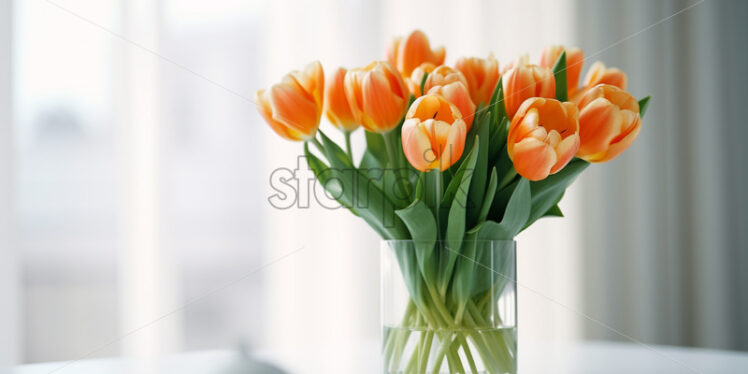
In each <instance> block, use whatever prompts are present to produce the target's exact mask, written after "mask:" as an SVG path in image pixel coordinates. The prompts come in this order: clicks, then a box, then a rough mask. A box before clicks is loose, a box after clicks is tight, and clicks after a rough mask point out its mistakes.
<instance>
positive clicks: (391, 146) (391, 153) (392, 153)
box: [382, 128, 412, 196]
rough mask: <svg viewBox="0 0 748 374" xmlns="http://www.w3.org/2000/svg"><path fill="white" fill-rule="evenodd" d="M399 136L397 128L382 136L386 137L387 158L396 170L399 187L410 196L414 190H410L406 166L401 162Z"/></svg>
mask: <svg viewBox="0 0 748 374" xmlns="http://www.w3.org/2000/svg"><path fill="white" fill-rule="evenodd" d="M397 136H398V131H397V128H395V129H394V130H391V131H389V132H387V133H384V134H382V138H383V139H384V146H385V148H386V149H387V158H389V161H390V167H392V168H393V169H394V170H395V176H396V178H397V181H398V184H399V187H400V189H402V191H403V192H405V194H406V195H407V196H410V195H411V192H412V191H411V190H410V182H408V179H407V178H408V175H407V174H406V173H405V168H404V167H403V165H402V162H401V160H402V157H400V155H401V154H400V152H399V151H400V150H399V149H398V148H397V144H398V141H397Z"/></svg>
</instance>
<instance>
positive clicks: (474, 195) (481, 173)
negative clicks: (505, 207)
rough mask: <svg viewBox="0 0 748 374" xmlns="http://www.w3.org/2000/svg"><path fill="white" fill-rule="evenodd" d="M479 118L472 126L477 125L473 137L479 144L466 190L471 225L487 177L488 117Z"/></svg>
mask: <svg viewBox="0 0 748 374" xmlns="http://www.w3.org/2000/svg"><path fill="white" fill-rule="evenodd" d="M481 119H485V120H482V121H479V122H477V123H473V126H478V129H477V130H478V135H477V136H476V137H475V139H476V140H477V141H478V144H479V146H478V158H477V159H476V161H475V168H474V170H473V180H472V181H471V182H470V190H469V191H468V207H467V217H468V225H469V226H471V227H472V226H474V225H476V224H477V218H478V215H479V211H480V209H481V207H482V206H483V199H484V195H485V193H486V179H488V122H487V120H488V118H486V117H485V116H481Z"/></svg>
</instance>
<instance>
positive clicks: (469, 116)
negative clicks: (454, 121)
mask: <svg viewBox="0 0 748 374" xmlns="http://www.w3.org/2000/svg"><path fill="white" fill-rule="evenodd" d="M428 93H429V94H435V95H439V96H441V97H443V98H445V99H447V101H449V102H450V103H452V104H454V105H455V106H456V107H457V109H458V110H459V111H460V114H462V119H463V120H464V121H465V126H466V129H467V131H470V127H471V126H472V125H473V118H474V117H475V104H473V100H472V99H470V93H468V89H467V87H466V86H465V85H464V84H462V82H460V81H457V82H452V83H449V84H447V85H446V86H434V87H431V89H430V90H429V91H428Z"/></svg>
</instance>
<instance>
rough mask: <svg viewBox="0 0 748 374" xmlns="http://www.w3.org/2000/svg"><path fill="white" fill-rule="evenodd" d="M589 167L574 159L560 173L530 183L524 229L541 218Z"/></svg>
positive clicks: (585, 163) (587, 163)
mask: <svg viewBox="0 0 748 374" xmlns="http://www.w3.org/2000/svg"><path fill="white" fill-rule="evenodd" d="M587 166H589V162H587V161H584V160H582V159H579V158H575V159H573V160H571V162H569V164H568V165H566V166H565V167H564V168H563V169H561V171H559V172H558V173H556V174H552V175H550V176H548V178H545V179H543V180H541V181H537V182H532V183H530V189H531V190H532V209H531V211H530V218H529V219H528V220H527V223H526V224H525V227H527V226H529V225H531V224H532V223H533V222H535V221H537V220H538V219H539V218H540V217H542V216H543V215H544V214H545V213H546V212H547V211H548V210H549V209H551V208H552V207H553V206H554V205H556V204H557V203H558V202H559V200H560V199H561V196H563V194H564V192H565V191H566V188H568V187H569V185H571V183H572V182H574V180H575V179H576V178H577V176H579V174H581V173H582V171H584V169H586V168H587Z"/></svg>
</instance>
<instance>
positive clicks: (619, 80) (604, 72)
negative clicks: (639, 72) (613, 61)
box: [584, 61, 627, 90]
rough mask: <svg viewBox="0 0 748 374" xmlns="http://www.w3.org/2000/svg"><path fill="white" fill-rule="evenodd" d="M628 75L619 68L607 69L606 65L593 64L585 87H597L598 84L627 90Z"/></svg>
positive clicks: (585, 78) (585, 81)
mask: <svg viewBox="0 0 748 374" xmlns="http://www.w3.org/2000/svg"><path fill="white" fill-rule="evenodd" d="M626 82H627V78H626V73H624V72H622V71H621V69H618V68H606V67H605V64H603V63H602V62H600V61H598V62H595V63H594V64H592V66H591V67H590V70H589V71H588V72H587V75H586V76H585V77H584V85H585V87H588V88H589V87H595V86H597V85H598V84H609V85H611V86H616V87H618V88H620V89H622V90H625V89H626Z"/></svg>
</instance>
